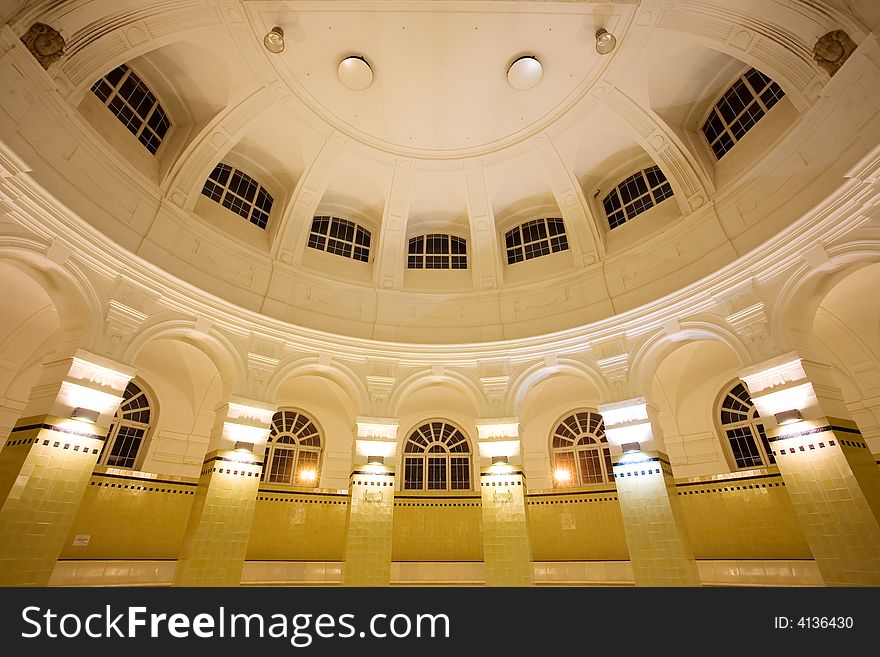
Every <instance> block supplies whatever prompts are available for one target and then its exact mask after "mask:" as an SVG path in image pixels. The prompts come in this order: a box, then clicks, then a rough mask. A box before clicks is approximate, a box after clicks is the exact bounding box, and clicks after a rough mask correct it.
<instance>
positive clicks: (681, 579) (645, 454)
mask: <svg viewBox="0 0 880 657" xmlns="http://www.w3.org/2000/svg"><path fill="white" fill-rule="evenodd" d="M599 412H600V413H601V414H602V418H603V419H604V421H605V431H606V434H607V436H608V441H609V443H610V444H611V446H612V455H613V456H612V460H613V463H614V481H615V485H616V486H617V498H618V500H619V503H620V513H621V516H622V517H623V528H624V532H625V534H626V544H627V547H628V548H629V557H630V562H631V563H632V570H633V579H634V581H635V585H636V586H699V585H700V576H699V573H698V571H697V564H696V561H695V560H694V553H693V550H692V549H691V544H690V539H689V537H688V534H687V531H686V529H685V525H684V517H683V513H682V510H681V505H680V503H679V500H678V495H677V494H676V490H675V480H674V479H673V477H672V469H671V467H670V465H669V459H668V457H667V456H666V454H664V453H663V452H662V451H661V450H660V449H659V447H660V446H661V444H662V443H661V435H660V433H659V425H658V423H657V422H656V421H655V420H656V418H652V417H651V415H653V414H654V413H653V409H651V408H650V407H649V406H648V404H647V402H646V400H645V399H644V397H638V398H635V399H628V400H626V401H621V402H615V403H612V404H603V405H601V406H599Z"/></svg>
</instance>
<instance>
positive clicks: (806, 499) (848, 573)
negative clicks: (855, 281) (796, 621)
mask: <svg viewBox="0 0 880 657" xmlns="http://www.w3.org/2000/svg"><path fill="white" fill-rule="evenodd" d="M741 378H742V380H743V381H745V383H746V386H747V387H748V389H749V393H750V395H751V397H752V401H753V402H754V403H755V406H756V407H757V409H758V412H759V413H760V414H761V417H762V418H763V419H764V420H765V422H766V432H767V438H768V440H769V442H770V449H771V452H772V453H773V456H774V457H775V459H776V464H777V465H778V467H779V472H780V473H781V474H782V478H783V480H784V481H785V487H786V489H787V490H788V494H789V496H790V497H791V502H792V504H793V505H794V509H795V513H796V514H797V518H798V521H799V522H800V525H801V528H802V529H803V532H804V536H805V537H806V539H807V542H808V543H809V545H810V549H811V550H812V552H813V557H814V558H815V559H816V565H817V566H818V568H819V572H820V573H821V574H822V579H823V580H824V582H825V583H826V584H827V585H829V586H880V468H878V467H877V465H876V463H875V462H874V459H873V456H872V455H871V451H870V450H869V449H868V446H867V445H866V444H865V441H864V439H863V438H862V435H861V433H860V432H859V429H858V427H857V426H856V424H855V423H854V422H853V421H852V420H851V419H850V417H849V413H848V412H847V410H846V406H845V405H844V403H843V398H842V396H841V393H840V390H839V389H838V388H837V386H836V384H835V382H834V380H833V379H832V378H831V372H830V367H829V366H828V365H824V364H822V363H817V362H814V361H811V360H807V359H804V358H800V357H799V356H798V355H797V354H786V355H784V356H780V357H778V358H775V359H773V360H771V361H767V362H765V363H761V364H760V365H757V366H754V367H751V368H748V369H747V370H745V371H744V372H742V373H741Z"/></svg>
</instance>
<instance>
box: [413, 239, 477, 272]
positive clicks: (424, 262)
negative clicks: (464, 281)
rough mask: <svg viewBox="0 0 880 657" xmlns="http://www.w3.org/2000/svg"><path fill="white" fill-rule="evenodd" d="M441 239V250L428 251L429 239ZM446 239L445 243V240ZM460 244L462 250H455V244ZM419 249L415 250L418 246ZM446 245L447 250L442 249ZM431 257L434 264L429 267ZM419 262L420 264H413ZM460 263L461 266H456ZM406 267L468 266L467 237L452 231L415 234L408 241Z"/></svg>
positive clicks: (416, 269) (418, 269)
mask: <svg viewBox="0 0 880 657" xmlns="http://www.w3.org/2000/svg"><path fill="white" fill-rule="evenodd" d="M438 240H439V241H440V248H441V250H440V251H437V250H433V251H431V252H430V253H429V252H428V246H429V241H433V242H436V241H438ZM444 241H445V245H444V244H443V242H444ZM455 244H458V245H460V248H461V249H462V250H461V251H455V250H454V248H453V247H454V245H455ZM419 245H420V248H419V250H413V247H414V246H416V247H418V246H419ZM444 247H445V251H444V250H442V249H443V248H444ZM429 258H430V259H431V260H430V263H431V264H432V265H436V264H440V265H441V266H439V267H438V266H431V267H429V266H428V264H429ZM414 264H418V265H419V266H413V265H414ZM456 265H460V266H456ZM406 268H407V269H412V270H414V271H434V270H437V269H444V270H455V271H461V270H465V269H467V268H468V253H467V239H466V238H464V237H461V236H459V235H453V234H452V233H424V234H422V235H414V236H413V237H410V238H409V239H408V240H407V242H406Z"/></svg>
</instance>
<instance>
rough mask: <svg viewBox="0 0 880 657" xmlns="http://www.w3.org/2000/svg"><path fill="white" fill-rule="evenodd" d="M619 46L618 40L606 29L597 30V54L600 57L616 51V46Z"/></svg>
mask: <svg viewBox="0 0 880 657" xmlns="http://www.w3.org/2000/svg"><path fill="white" fill-rule="evenodd" d="M616 45H617V39H616V38H615V37H614V35H613V34H611V32H609V31H608V30H606V29H605V28H604V27H600V28H599V29H598V30H596V52H597V53H599V54H600V55H607V54H608V53H610V52H611V51H612V50H614V46H616Z"/></svg>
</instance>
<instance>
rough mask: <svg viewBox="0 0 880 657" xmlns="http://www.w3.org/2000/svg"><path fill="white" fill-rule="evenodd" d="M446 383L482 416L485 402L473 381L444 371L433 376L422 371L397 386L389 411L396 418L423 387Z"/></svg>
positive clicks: (461, 375) (455, 373) (429, 371)
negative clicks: (460, 393)
mask: <svg viewBox="0 0 880 657" xmlns="http://www.w3.org/2000/svg"><path fill="white" fill-rule="evenodd" d="M437 383H447V384H449V385H450V386H451V387H453V388H455V389H456V390H458V391H459V392H462V393H464V395H465V397H467V398H468V399H469V400H470V401H471V402H473V404H474V407H475V408H476V410H477V415H478V417H479V416H482V415H484V414H485V412H486V401H485V398H484V397H483V392H482V390H480V388H479V387H478V386H477V384H476V383H474V381H472V380H471V379H469V378H468V377H466V376H465V375H464V374H460V373H459V372H451V371H445V372H443V373H442V374H434V373H433V371H432V370H423V371H420V372H416V373H415V374H411V375H410V376H408V377H407V378H405V379H404V380H403V381H401V382H400V384H398V386H397V387H396V388H395V389H394V392H392V394H391V400H390V402H389V409H390V412H391V414H392V416H394V417H396V416H397V415H398V414H399V412H400V407H401V405H402V404H403V402H404V400H406V399H407V398H408V397H409V396H410V395H412V394H413V393H414V392H416V391H417V390H419V389H421V388H424V387H425V386H428V385H432V384H437Z"/></svg>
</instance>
